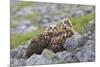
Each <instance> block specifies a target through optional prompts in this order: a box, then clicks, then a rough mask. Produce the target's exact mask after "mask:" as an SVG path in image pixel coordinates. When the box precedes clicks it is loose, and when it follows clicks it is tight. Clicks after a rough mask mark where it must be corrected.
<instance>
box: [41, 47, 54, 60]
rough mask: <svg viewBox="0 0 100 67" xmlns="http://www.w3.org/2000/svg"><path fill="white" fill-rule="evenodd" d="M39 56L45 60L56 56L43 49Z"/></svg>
mask: <svg viewBox="0 0 100 67" xmlns="http://www.w3.org/2000/svg"><path fill="white" fill-rule="evenodd" d="M41 55H42V56H43V57H45V58H47V59H52V58H54V57H55V56H56V54H55V53H54V52H52V51H51V50H48V49H44V50H43V52H42V54H41Z"/></svg>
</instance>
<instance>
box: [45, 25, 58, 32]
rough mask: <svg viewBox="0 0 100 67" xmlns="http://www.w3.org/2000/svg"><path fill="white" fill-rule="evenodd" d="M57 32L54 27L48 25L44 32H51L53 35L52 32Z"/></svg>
mask: <svg viewBox="0 0 100 67" xmlns="http://www.w3.org/2000/svg"><path fill="white" fill-rule="evenodd" d="M57 31H58V29H57V26H56V25H50V26H48V27H47V28H46V30H45V32H51V33H54V32H57Z"/></svg>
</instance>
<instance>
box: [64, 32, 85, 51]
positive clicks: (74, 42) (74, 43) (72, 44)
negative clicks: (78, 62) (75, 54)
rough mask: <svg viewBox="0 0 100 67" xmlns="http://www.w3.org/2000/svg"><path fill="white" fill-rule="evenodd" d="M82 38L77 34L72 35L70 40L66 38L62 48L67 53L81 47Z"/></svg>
mask: <svg viewBox="0 0 100 67" xmlns="http://www.w3.org/2000/svg"><path fill="white" fill-rule="evenodd" d="M82 39H83V37H82V36H81V35H80V34H79V33H74V35H73V36H71V38H67V39H66V41H65V43H64V48H65V49H66V50H68V51H74V50H75V49H76V48H77V47H78V46H80V45H81V43H80V42H81V41H82Z"/></svg>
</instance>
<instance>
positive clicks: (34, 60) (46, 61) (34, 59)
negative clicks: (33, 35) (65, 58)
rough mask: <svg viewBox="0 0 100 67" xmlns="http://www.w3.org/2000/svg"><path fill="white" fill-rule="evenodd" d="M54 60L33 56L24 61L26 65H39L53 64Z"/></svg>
mask: <svg viewBox="0 0 100 67" xmlns="http://www.w3.org/2000/svg"><path fill="white" fill-rule="evenodd" d="M54 63H55V61H54V59H47V58H45V57H43V56H42V55H36V54H33V55H32V56H31V57H30V58H29V59H27V60H26V65H39V64H54Z"/></svg>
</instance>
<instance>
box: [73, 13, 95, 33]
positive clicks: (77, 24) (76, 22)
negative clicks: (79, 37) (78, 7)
mask: <svg viewBox="0 0 100 67" xmlns="http://www.w3.org/2000/svg"><path fill="white" fill-rule="evenodd" d="M92 19H95V14H94V13H90V14H87V15H85V16H81V17H73V18H71V21H72V24H73V27H74V30H75V31H77V32H82V31H83V30H84V27H85V26H86V25H87V24H88V22H89V21H91V20H92Z"/></svg>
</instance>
